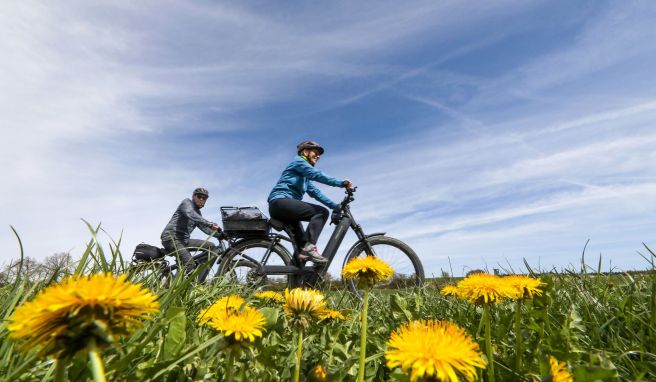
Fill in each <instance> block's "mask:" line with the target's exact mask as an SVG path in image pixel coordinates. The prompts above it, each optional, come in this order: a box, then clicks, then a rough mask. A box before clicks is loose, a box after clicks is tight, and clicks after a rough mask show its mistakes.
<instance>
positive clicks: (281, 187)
mask: <svg viewBox="0 0 656 382" xmlns="http://www.w3.org/2000/svg"><path fill="white" fill-rule="evenodd" d="M311 180H314V181H316V182H319V183H323V184H327V185H329V186H333V187H341V186H342V183H343V181H342V180H339V179H335V178H331V177H329V176H328V175H326V174H324V173H323V172H321V171H319V170H317V169H316V168H314V167H312V165H310V164H309V163H308V162H307V161H306V160H305V159H303V157H301V156H300V155H297V156H295V157H294V160H293V161H292V163H290V164H289V165H288V166H287V168H285V170H284V171H283V172H282V175H280V179H278V183H276V185H275V186H274V187H273V190H271V193H270V194H269V198H268V199H267V201H269V202H270V201H272V200H275V199H296V200H303V195H305V192H307V193H308V195H310V196H311V197H313V198H314V199H316V200H318V201H320V202H321V203H323V204H325V205H326V206H328V207H330V208H331V209H335V208H337V203H335V202H333V201H332V200H330V199H329V198H328V197H327V196H326V195H324V194H323V193H322V192H321V191H319V189H318V188H316V187H315V186H314V185H313V184H312V182H310V181H311Z"/></svg>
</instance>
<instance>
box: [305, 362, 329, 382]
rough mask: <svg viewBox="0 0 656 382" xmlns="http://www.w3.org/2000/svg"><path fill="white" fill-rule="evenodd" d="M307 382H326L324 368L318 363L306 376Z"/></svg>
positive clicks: (326, 374)
mask: <svg viewBox="0 0 656 382" xmlns="http://www.w3.org/2000/svg"><path fill="white" fill-rule="evenodd" d="M308 381H310V382H327V381H328V370H326V368H325V367H324V366H323V365H322V364H320V363H318V364H317V365H316V366H315V367H313V368H312V370H311V371H310V375H308Z"/></svg>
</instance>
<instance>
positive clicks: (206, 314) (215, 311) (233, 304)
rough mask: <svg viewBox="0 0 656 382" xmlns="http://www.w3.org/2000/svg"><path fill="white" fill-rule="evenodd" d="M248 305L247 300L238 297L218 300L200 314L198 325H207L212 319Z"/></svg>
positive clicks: (233, 296)
mask: <svg viewBox="0 0 656 382" xmlns="http://www.w3.org/2000/svg"><path fill="white" fill-rule="evenodd" d="M245 304H246V300H244V299H243V298H242V297H240V296H237V295H234V294H232V295H229V296H225V297H222V298H220V299H218V300H217V301H216V302H215V303H214V304H212V305H211V306H210V307H209V308H206V309H203V310H201V311H200V313H199V314H198V323H200V324H204V323H207V322H208V321H209V320H211V319H212V317H215V316H217V315H221V314H224V313H226V312H228V311H237V310H240V309H241V308H242V306H244V305H245Z"/></svg>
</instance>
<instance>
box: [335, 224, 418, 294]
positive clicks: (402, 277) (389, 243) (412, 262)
mask: <svg viewBox="0 0 656 382" xmlns="http://www.w3.org/2000/svg"><path fill="white" fill-rule="evenodd" d="M367 241H368V242H369V244H370V245H371V246H372V247H373V250H374V254H375V255H376V257H379V258H380V259H381V260H383V261H385V262H387V263H388V264H390V266H391V267H392V269H393V270H394V275H393V276H392V279H390V280H389V281H388V282H386V283H379V284H377V285H376V287H375V288H376V289H407V288H417V287H421V286H422V285H423V284H424V267H423V265H422V264H421V260H419V257H418V256H417V254H416V253H415V251H413V250H412V248H410V246H408V245H407V244H406V243H404V242H402V241H401V240H398V239H395V238H393V237H389V236H372V237H369V238H367ZM360 256H366V253H365V243H364V242H360V243H358V244H357V245H356V246H355V247H353V249H352V250H351V251H349V253H348V254H347V255H346V258H345V259H344V266H345V265H346V264H347V263H348V262H349V261H350V260H351V259H353V258H355V257H360ZM342 268H343V266H342ZM342 281H343V282H344V284H345V285H346V287H347V288H348V289H349V290H351V292H353V293H354V294H356V295H357V296H360V295H361V293H360V291H359V289H358V287H357V285H356V282H355V280H344V279H343V280H342Z"/></svg>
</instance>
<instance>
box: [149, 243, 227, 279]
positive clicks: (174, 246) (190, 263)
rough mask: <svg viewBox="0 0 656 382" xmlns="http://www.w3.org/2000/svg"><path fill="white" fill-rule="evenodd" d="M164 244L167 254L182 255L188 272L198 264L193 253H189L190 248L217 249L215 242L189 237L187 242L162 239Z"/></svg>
mask: <svg viewBox="0 0 656 382" xmlns="http://www.w3.org/2000/svg"><path fill="white" fill-rule="evenodd" d="M162 245H163V246H164V249H165V250H166V254H167V255H169V256H176V255H177V256H178V257H180V262H181V263H182V264H181V267H184V268H185V269H186V271H187V272H188V273H189V272H191V271H193V270H194V268H195V266H196V263H195V262H194V258H193V257H192V256H191V253H189V248H202V249H205V250H209V251H211V252H216V251H217V248H216V246H215V245H214V244H213V243H211V242H209V241H205V240H199V239H189V240H188V241H186V242H183V241H179V240H165V241H162ZM176 251H177V252H176Z"/></svg>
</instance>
